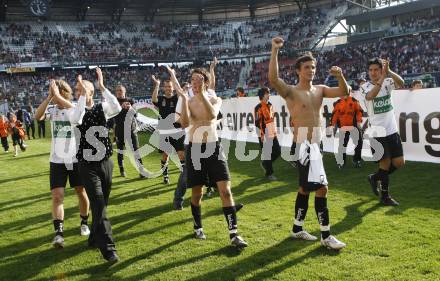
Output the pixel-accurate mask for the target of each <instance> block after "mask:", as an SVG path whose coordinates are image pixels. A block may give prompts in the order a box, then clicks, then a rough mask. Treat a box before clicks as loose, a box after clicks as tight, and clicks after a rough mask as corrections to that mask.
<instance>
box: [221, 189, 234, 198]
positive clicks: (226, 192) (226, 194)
mask: <svg viewBox="0 0 440 281" xmlns="http://www.w3.org/2000/svg"><path fill="white" fill-rule="evenodd" d="M219 193H220V196H221V197H222V198H225V199H227V198H231V197H232V192H231V189H230V188H224V189H222V190H220V191H219Z"/></svg>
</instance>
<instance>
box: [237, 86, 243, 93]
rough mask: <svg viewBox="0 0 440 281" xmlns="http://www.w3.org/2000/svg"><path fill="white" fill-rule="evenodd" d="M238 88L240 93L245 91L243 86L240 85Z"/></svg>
mask: <svg viewBox="0 0 440 281" xmlns="http://www.w3.org/2000/svg"><path fill="white" fill-rule="evenodd" d="M236 90H237V91H239V92H240V93H244V89H243V87H238V88H237V89H236Z"/></svg>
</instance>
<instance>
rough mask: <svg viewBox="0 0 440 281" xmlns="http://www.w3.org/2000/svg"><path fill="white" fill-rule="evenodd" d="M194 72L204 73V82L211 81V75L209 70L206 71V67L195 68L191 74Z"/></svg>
mask: <svg viewBox="0 0 440 281" xmlns="http://www.w3.org/2000/svg"><path fill="white" fill-rule="evenodd" d="M194 73H196V74H200V75H202V76H203V80H204V82H205V83H209V80H210V76H209V73H208V71H206V69H204V68H194V69H193V71H192V72H191V76H192V75H193V74H194Z"/></svg>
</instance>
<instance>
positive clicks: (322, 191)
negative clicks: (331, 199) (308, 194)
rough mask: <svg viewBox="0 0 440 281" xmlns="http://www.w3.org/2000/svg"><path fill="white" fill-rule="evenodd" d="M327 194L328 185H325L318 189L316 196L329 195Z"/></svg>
mask: <svg viewBox="0 0 440 281" xmlns="http://www.w3.org/2000/svg"><path fill="white" fill-rule="evenodd" d="M327 194H328V187H327V186H323V187H321V188H320V189H318V190H317V191H316V197H327Z"/></svg>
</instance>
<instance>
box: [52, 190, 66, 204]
mask: <svg viewBox="0 0 440 281" xmlns="http://www.w3.org/2000/svg"><path fill="white" fill-rule="evenodd" d="M52 201H53V203H54V204H55V205H59V204H63V202H64V194H63V193H61V192H52Z"/></svg>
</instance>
